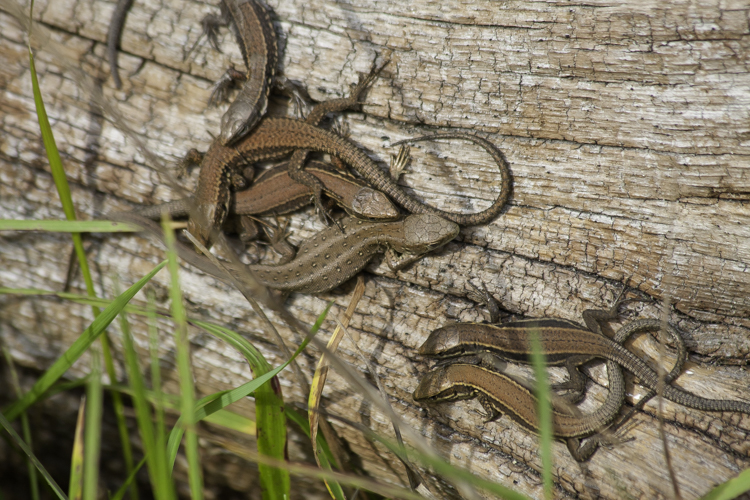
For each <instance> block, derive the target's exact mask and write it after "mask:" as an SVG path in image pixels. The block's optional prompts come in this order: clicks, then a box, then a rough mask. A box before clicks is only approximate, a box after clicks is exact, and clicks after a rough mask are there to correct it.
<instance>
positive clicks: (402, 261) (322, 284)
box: [110, 212, 459, 293]
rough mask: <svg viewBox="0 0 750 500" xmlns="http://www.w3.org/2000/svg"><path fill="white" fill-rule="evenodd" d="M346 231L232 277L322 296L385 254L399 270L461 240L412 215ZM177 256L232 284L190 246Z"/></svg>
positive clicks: (356, 224) (149, 226) (326, 233)
mask: <svg viewBox="0 0 750 500" xmlns="http://www.w3.org/2000/svg"><path fill="white" fill-rule="evenodd" d="M110 218H111V219H112V220H116V221H123V222H128V223H132V224H136V225H138V226H141V227H143V228H144V229H145V230H147V231H149V232H150V233H152V234H154V235H155V236H156V237H158V238H159V239H160V240H161V241H162V242H163V235H162V234H161V228H160V227H159V226H158V225H157V224H156V223H154V222H152V221H150V220H148V219H146V218H144V217H141V216H139V215H136V214H133V213H131V212H120V213H115V214H111V215H110ZM341 226H342V227H343V229H344V231H343V232H342V231H341V230H340V229H339V228H338V227H335V226H332V227H328V228H326V229H324V230H322V231H321V232H319V233H318V234H317V235H315V236H313V237H312V238H310V239H309V240H307V241H305V242H304V243H303V245H302V246H301V247H300V249H299V251H298V252H297V256H296V257H295V259H294V260H292V261H291V262H288V263H286V264H283V265H279V266H269V265H262V264H255V265H249V266H243V267H242V268H241V269H238V268H236V267H235V266H234V265H233V264H228V265H227V269H228V272H230V273H232V274H236V275H240V276H241V275H242V273H244V272H246V271H250V273H251V274H252V275H253V277H254V278H255V280H256V281H257V282H259V283H260V284H262V285H264V286H267V287H268V288H272V289H275V290H281V291H283V292H302V293H320V292H325V291H328V290H331V289H332V288H335V287H337V286H339V285H340V284H342V283H344V282H346V281H348V280H349V279H350V278H352V277H353V276H354V275H356V274H357V273H359V272H360V271H361V270H362V269H363V268H364V267H365V266H366V265H367V264H368V263H369V262H370V261H371V260H372V259H373V258H374V257H375V255H377V254H379V253H384V252H385V254H386V259H387V262H388V265H389V267H390V268H391V269H393V270H399V269H402V268H403V267H405V266H407V265H409V264H410V263H412V262H414V261H416V260H418V259H419V258H421V257H422V256H423V255H424V254H425V253H428V252H431V251H433V250H435V249H437V248H440V247H441V246H443V245H445V244H446V243H448V242H449V241H450V240H452V239H453V238H455V237H456V236H457V235H458V231H459V227H458V225H456V224H455V223H453V222H450V221H447V220H445V219H443V218H441V217H438V216H436V215H432V214H418V215H409V216H408V217H406V218H404V219H402V220H400V221H395V222H368V221H363V220H360V219H353V218H349V217H347V218H344V219H343V220H342V221H341ZM177 243H178V245H176V250H177V253H178V254H179V255H180V257H182V258H183V259H185V260H186V261H187V262H189V263H190V264H192V265H194V266H195V267H197V268H198V269H200V270H202V271H204V272H206V273H209V274H211V275H214V276H216V277H217V278H219V279H221V280H224V281H227V280H228V281H229V282H231V278H230V277H229V276H228V275H227V272H226V271H224V270H223V269H220V268H218V267H217V266H215V265H214V264H213V263H212V262H211V261H210V260H208V259H207V258H206V257H203V256H201V255H198V254H196V253H195V251H193V250H192V249H191V248H190V247H188V246H187V245H184V244H182V243H179V242H177Z"/></svg>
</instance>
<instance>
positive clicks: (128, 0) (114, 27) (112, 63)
mask: <svg viewBox="0 0 750 500" xmlns="http://www.w3.org/2000/svg"><path fill="white" fill-rule="evenodd" d="M132 5H133V0H118V2H117V5H115V10H113V11H112V19H111V20H110V21H109V29H108V30H107V56H108V57H107V58H108V59H109V71H110V73H112V80H113V81H114V83H115V88H117V89H120V88H122V80H120V72H119V69H118V68H117V48H118V47H119V45H120V38H121V37H122V28H123V26H125V16H127V14H128V11H129V10H130V7H131V6H132Z"/></svg>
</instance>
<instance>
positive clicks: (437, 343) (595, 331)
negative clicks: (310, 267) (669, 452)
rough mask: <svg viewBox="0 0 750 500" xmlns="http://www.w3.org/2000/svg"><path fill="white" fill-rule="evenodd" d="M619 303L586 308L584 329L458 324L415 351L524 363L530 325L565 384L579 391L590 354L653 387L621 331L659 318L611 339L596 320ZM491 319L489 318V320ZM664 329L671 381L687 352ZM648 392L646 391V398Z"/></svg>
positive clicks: (716, 407) (558, 323)
mask: <svg viewBox="0 0 750 500" xmlns="http://www.w3.org/2000/svg"><path fill="white" fill-rule="evenodd" d="M620 304H621V302H620V301H618V302H617V303H616V304H615V306H614V307H613V308H612V309H610V310H609V311H585V312H584V321H585V322H586V325H587V326H588V329H587V328H583V327H581V326H580V325H577V324H576V323H573V322H571V321H567V320H562V319H554V318H540V319H531V320H525V321H514V322H510V323H501V324H486V323H457V324H453V325H448V326H445V327H443V328H439V329H437V330H435V331H433V332H432V333H431V334H430V336H429V337H428V338H427V340H426V341H425V343H424V344H423V345H422V346H421V347H420V349H419V352H420V354H423V355H425V356H431V357H438V358H442V359H445V358H451V357H458V356H464V355H471V354H478V353H483V352H489V353H492V354H494V355H495V356H498V357H500V358H503V359H507V360H512V361H520V362H524V361H525V360H526V359H527V356H528V355H529V352H530V347H529V345H528V337H529V332H530V331H531V330H532V329H533V330H535V331H536V332H537V335H538V336H539V341H540V343H541V344H542V348H543V351H544V353H545V355H546V358H547V362H548V363H549V364H563V363H564V364H566V365H567V367H568V371H569V373H570V376H571V377H570V379H571V382H570V386H571V387H572V388H574V389H575V388H578V389H579V390H580V388H581V385H582V379H581V374H580V372H578V370H577V368H576V367H577V366H578V365H580V364H582V363H584V362H586V361H588V360H589V359H592V358H604V359H607V360H610V361H614V362H616V363H617V364H619V365H620V366H622V367H623V368H625V369H626V370H628V371H629V372H631V373H633V374H634V375H635V376H636V377H637V378H638V379H639V380H640V381H641V383H643V384H644V385H645V386H646V387H648V388H649V389H651V390H652V391H653V390H654V389H656V387H657V384H658V383H659V376H658V375H657V373H656V372H655V371H654V370H653V369H651V368H650V367H649V366H648V365H647V364H646V363H645V362H644V361H643V360H642V359H641V358H639V357H638V356H636V355H635V354H633V353H632V352H631V351H630V350H628V349H626V348H625V347H623V346H622V345H620V343H619V342H620V341H624V340H625V337H626V336H625V337H624V336H623V335H625V334H627V335H629V334H630V333H633V332H634V331H637V330H641V329H642V330H659V329H660V327H661V322H660V321H658V320H648V319H645V320H637V321H633V322H631V323H628V324H626V325H625V326H623V327H622V328H621V329H620V330H621V331H620V332H618V334H617V336H616V338H615V340H614V341H613V340H610V339H609V338H607V337H605V336H604V335H603V334H602V333H601V328H600V326H599V324H598V323H597V321H598V320H600V319H612V318H614V317H616V311H617V308H618V307H619V305H620ZM493 319H494V318H493ZM623 331H624V333H621V332H623ZM667 333H668V334H669V335H670V336H671V337H672V339H673V340H674V341H675V343H676V344H677V347H678V360H677V363H676V364H675V368H674V369H673V370H672V373H670V374H669V376H667V377H666V380H667V382H670V381H671V380H672V378H673V377H675V376H677V375H678V374H679V370H678V367H679V368H680V369H681V367H682V363H683V362H684V360H685V359H686V357H687V351H686V349H685V347H684V345H683V343H682V339H681V337H680V335H679V334H678V333H677V332H676V331H675V330H674V329H673V328H672V327H671V326H668V327H667ZM652 394H653V393H649V397H650V396H651V395H652ZM663 396H664V397H665V398H666V399H668V400H670V401H673V402H675V403H678V404H681V405H683V406H687V407H689V408H694V409H697V410H703V411H736V412H742V413H750V404H748V403H743V402H741V401H732V400H722V399H706V398H702V397H700V396H696V395H694V394H692V393H690V392H687V391H685V390H683V389H680V388H679V387H675V386H673V385H670V384H669V383H667V384H666V385H665V386H664V391H663Z"/></svg>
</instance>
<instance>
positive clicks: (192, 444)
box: [162, 219, 203, 500]
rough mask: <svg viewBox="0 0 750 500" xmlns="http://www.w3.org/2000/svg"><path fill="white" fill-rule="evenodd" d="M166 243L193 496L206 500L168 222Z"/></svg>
mask: <svg viewBox="0 0 750 500" xmlns="http://www.w3.org/2000/svg"><path fill="white" fill-rule="evenodd" d="M162 228H163V229H164V240H165V243H166V244H167V262H168V267H169V275H170V280H171V281H170V287H169V290H170V295H171V298H172V318H173V320H174V322H175V347H176V349H177V371H178V373H179V377H180V396H181V405H180V406H181V411H180V413H181V416H180V420H181V421H182V426H183V428H184V430H185V455H186V456H187V461H188V483H189V484H190V495H191V498H193V499H194V500H200V499H202V498H203V475H202V470H201V467H200V459H199V456H198V434H197V433H196V429H195V423H196V420H195V416H194V413H193V408H194V407H195V388H194V387H193V374H192V371H191V369H190V343H189V342H188V337H187V318H186V314H185V309H184V307H183V304H182V290H180V280H179V264H178V263H177V254H176V253H175V251H174V242H175V237H174V231H173V230H172V226H171V225H170V224H169V221H168V220H167V219H163V220H162Z"/></svg>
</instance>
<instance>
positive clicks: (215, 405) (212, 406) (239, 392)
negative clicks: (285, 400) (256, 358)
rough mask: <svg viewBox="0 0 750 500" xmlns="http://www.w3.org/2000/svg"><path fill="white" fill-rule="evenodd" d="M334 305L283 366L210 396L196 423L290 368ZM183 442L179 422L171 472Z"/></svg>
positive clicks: (171, 450)
mask: <svg viewBox="0 0 750 500" xmlns="http://www.w3.org/2000/svg"><path fill="white" fill-rule="evenodd" d="M332 305H333V302H331V303H329V304H328V306H327V307H326V309H325V310H324V311H323V312H322V313H321V314H320V316H318V319H317V320H316V321H315V324H314V325H313V327H312V328H311V329H310V335H308V336H307V338H305V340H304V341H303V342H302V344H300V346H299V347H298V348H297V350H296V351H294V354H292V357H291V358H289V359H288V360H287V361H286V362H284V363H283V364H282V365H280V366H278V367H276V368H275V369H273V370H271V371H270V372H268V373H266V374H265V375H261V376H260V377H256V378H255V379H253V380H251V381H249V382H246V383H245V384H243V385H241V386H239V387H237V388H235V389H232V390H231V391H223V392H219V393H216V394H211V395H209V396H206V397H204V398H202V399H201V400H200V401H199V402H198V404H197V405H196V409H195V420H196V421H199V420H202V419H204V418H206V417H207V416H208V415H211V414H213V413H216V412H217V411H219V410H221V409H223V408H226V407H227V406H229V405H231V404H232V403H236V402H237V401H239V400H240V399H242V398H245V397H247V396H248V395H249V394H251V393H253V392H254V391H255V390H256V389H257V388H258V387H260V386H261V385H263V384H265V383H266V382H268V381H269V380H271V379H272V378H273V377H275V376H276V375H278V374H279V372H281V371H282V370H283V369H284V368H286V367H287V366H289V363H291V362H292V360H293V359H295V358H296V357H297V356H298V355H299V354H300V353H301V352H302V351H303V350H304V349H305V348H306V347H307V344H309V343H310V340H311V339H312V338H313V337H314V336H315V334H317V333H318V330H319V329H320V326H321V325H322V324H323V321H325V317H326V315H327V314H328V311H329V310H330V309H331V306H332ZM195 324H196V325H197V326H200V327H201V328H203V326H204V325H209V326H212V327H213V326H214V325H211V324H210V323H205V322H202V321H196V322H195ZM180 418H182V417H180ZM181 440H182V427H181V426H180V425H179V421H178V423H177V424H176V425H175V426H174V428H173V429H172V432H171V433H170V434H169V442H168V443H167V450H168V457H169V463H170V470H171V469H172V468H174V461H175V458H176V457H177V448H178V447H179V445H180V441H181Z"/></svg>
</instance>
